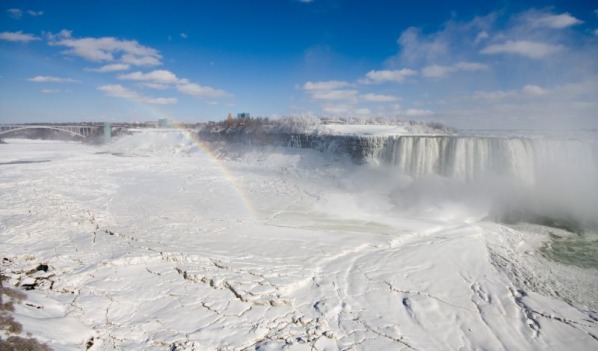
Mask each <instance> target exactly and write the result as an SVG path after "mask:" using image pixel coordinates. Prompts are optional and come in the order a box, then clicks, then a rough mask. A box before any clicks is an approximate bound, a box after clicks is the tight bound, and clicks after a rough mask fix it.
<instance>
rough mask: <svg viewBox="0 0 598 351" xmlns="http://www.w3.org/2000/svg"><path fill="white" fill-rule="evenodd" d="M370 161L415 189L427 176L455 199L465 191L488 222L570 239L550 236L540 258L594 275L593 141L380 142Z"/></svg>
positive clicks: (597, 188)
mask: <svg viewBox="0 0 598 351" xmlns="http://www.w3.org/2000/svg"><path fill="white" fill-rule="evenodd" d="M377 158H378V160H379V161H381V162H382V163H386V164H389V165H392V166H395V167H397V168H398V169H399V170H400V171H401V173H403V174H407V175H409V176H410V177H412V178H413V179H415V180H416V181H419V182H422V181H423V182H424V186H421V184H420V185H419V187H420V188H425V187H426V186H425V184H428V183H426V182H425V178H427V177H430V176H440V177H443V178H444V179H445V181H446V183H445V186H446V187H448V188H456V189H459V194H460V195H463V189H467V187H468V186H469V187H471V189H472V190H471V192H472V193H475V194H477V195H480V196H486V197H487V199H488V200H489V201H490V202H489V206H490V207H489V208H488V211H489V212H488V218H489V219H493V220H497V221H499V222H504V223H511V224H515V223H535V224H542V225H544V226H547V227H548V228H550V227H558V228H561V229H565V230H566V232H573V233H576V234H570V235H568V236H567V235H565V236H557V235H550V236H549V240H548V241H547V242H546V244H545V245H544V247H542V249H541V250H540V252H541V254H542V255H544V256H545V257H547V258H549V259H552V260H556V261H560V262H562V263H565V264H570V265H576V266H579V267H583V268H594V269H598V263H597V262H598V261H596V260H595V259H594V258H593V257H594V255H595V253H596V252H598V142H597V140H596V137H595V136H590V137H587V136H584V137H554V136H517V137H513V136H509V137H500V136H399V137H390V138H388V139H387V141H386V143H385V145H384V147H383V148H381V149H380V150H379V151H378V154H377ZM430 184H431V185H432V186H433V183H430ZM467 184H469V185H467ZM561 232H562V231H561ZM566 232H565V233H566ZM548 233H552V231H550V230H549V231H548Z"/></svg>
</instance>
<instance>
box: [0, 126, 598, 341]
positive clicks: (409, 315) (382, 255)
mask: <svg viewBox="0 0 598 351" xmlns="http://www.w3.org/2000/svg"><path fill="white" fill-rule="evenodd" d="M7 142H8V143H7V144H0V204H1V206H0V252H1V253H2V262H1V266H0V268H1V272H2V274H4V275H5V276H7V278H8V279H7V281H6V282H5V283H4V285H5V286H12V287H18V289H21V290H23V291H24V288H25V287H28V288H32V290H28V291H26V292H27V299H26V300H24V301H22V303H20V304H17V305H16V308H15V312H14V318H15V320H16V321H17V322H19V323H21V324H22V325H23V329H24V331H23V334H22V335H25V334H26V333H28V332H29V333H31V335H32V336H33V337H35V338H37V339H38V340H39V341H40V342H43V343H46V344H47V345H49V346H51V347H52V348H53V349H55V350H85V349H89V350H113V349H117V350H121V349H126V350H215V349H231V350H237V349H251V350H253V349H258V348H259V349H260V350H279V349H288V350H312V349H315V350H401V349H415V350H456V349H463V350H479V349H487V350H524V349H525V350H545V349H553V350H592V349H596V348H598V313H597V312H596V311H597V308H598V296H597V293H596V292H597V291H598V272H597V270H596V269H595V268H579V267H575V266H567V265H563V264H560V263H557V262H554V261H550V260H547V259H545V258H544V257H543V256H542V255H541V254H540V248H541V247H543V245H545V244H546V242H548V241H549V240H550V238H551V236H550V234H552V235H553V236H555V235H557V236H558V235H562V236H566V235H567V234H566V233H560V232H559V231H558V230H556V229H555V230H548V229H546V228H544V227H535V226H518V227H507V226H503V225H499V224H495V223H492V222H488V221H484V220H483V218H485V216H486V215H487V213H488V208H487V206H486V205H487V204H485V203H484V204H480V202H479V201H478V200H471V201H456V200H455V199H454V198H452V197H442V196H437V194H430V191H433V192H434V193H442V191H441V190H439V191H435V190H438V187H439V185H438V182H435V181H431V183H428V184H426V183H418V182H414V181H413V180H411V179H409V177H406V176H402V175H400V174H395V173H396V170H394V169H392V168H388V167H385V166H374V165H370V166H367V165H365V166H355V165H353V164H350V163H349V162H345V161H344V160H342V159H336V158H334V157H333V156H331V155H326V154H322V153H319V152H312V151H309V150H289V149H282V148H271V149H267V150H256V151H244V152H235V151H230V150H229V151H227V152H224V151H222V150H221V151H220V152H214V154H218V155H220V156H221V157H219V158H215V157H213V156H211V155H210V154H209V153H206V152H205V150H202V148H200V147H198V146H196V145H195V144H194V143H192V142H190V141H188V140H187V139H185V137H184V136H183V135H179V136H176V135H173V134H172V133H171V134H164V135H160V134H155V135H153V136H150V135H133V136H128V137H123V138H121V139H120V140H115V141H114V142H113V143H112V144H111V145H108V146H101V147H92V146H85V145H81V144H77V143H64V142H36V141H29V140H10V139H9V140H7ZM430 189H431V190H430ZM43 265H47V271H45V270H44V269H41V268H43ZM4 299H6V297H4ZM2 333H3V334H0V335H3V336H4V337H6V336H7V334H6V332H2Z"/></svg>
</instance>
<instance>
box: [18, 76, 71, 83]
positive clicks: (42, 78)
mask: <svg viewBox="0 0 598 351" xmlns="http://www.w3.org/2000/svg"><path fill="white" fill-rule="evenodd" d="M28 81H30V82H35V83H79V81H78V80H75V79H72V78H59V77H52V76H36V77H33V78H29V79H28Z"/></svg>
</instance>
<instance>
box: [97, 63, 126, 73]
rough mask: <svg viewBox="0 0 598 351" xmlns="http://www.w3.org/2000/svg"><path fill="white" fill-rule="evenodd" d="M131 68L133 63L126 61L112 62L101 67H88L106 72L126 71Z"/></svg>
mask: <svg viewBox="0 0 598 351" xmlns="http://www.w3.org/2000/svg"><path fill="white" fill-rule="evenodd" d="M129 68H131V65H129V64H126V63H111V64H109V65H104V66H102V67H100V68H88V69H87V71H91V72H100V73H106V72H118V71H126V70H128V69H129Z"/></svg>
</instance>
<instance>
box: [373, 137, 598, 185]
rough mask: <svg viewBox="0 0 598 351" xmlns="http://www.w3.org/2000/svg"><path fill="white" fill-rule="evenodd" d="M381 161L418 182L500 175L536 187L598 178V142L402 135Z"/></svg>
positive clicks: (381, 153) (391, 140) (388, 145)
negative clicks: (559, 179)
mask: <svg viewBox="0 0 598 351" xmlns="http://www.w3.org/2000/svg"><path fill="white" fill-rule="evenodd" d="M378 159H379V160H381V161H383V162H384V163H387V164H390V165H395V166H397V167H399V168H400V169H401V170H402V171H403V172H405V173H406V174H408V175H411V176H413V177H415V178H417V177H421V176H425V175H440V176H443V177H447V178H452V179H457V180H463V181H473V180H476V179H479V178H480V177H483V176H487V175H493V176H497V175H498V176H508V177H514V178H516V179H518V180H521V181H524V182H526V183H527V184H534V183H536V182H537V181H538V180H539V179H540V178H541V177H543V176H545V175H548V174H551V175H554V172H557V173H559V174H560V175H562V176H565V175H567V176H571V177H573V178H575V177H576V175H579V174H583V175H584V177H588V176H596V175H597V173H598V172H597V171H598V162H597V160H598V150H597V147H596V143H595V142H593V141H591V140H587V139H573V138H562V139H557V138H540V137H473V136H399V137H390V138H388V140H387V142H386V145H385V146H384V147H383V148H382V149H381V150H380V151H379V153H378Z"/></svg>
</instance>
